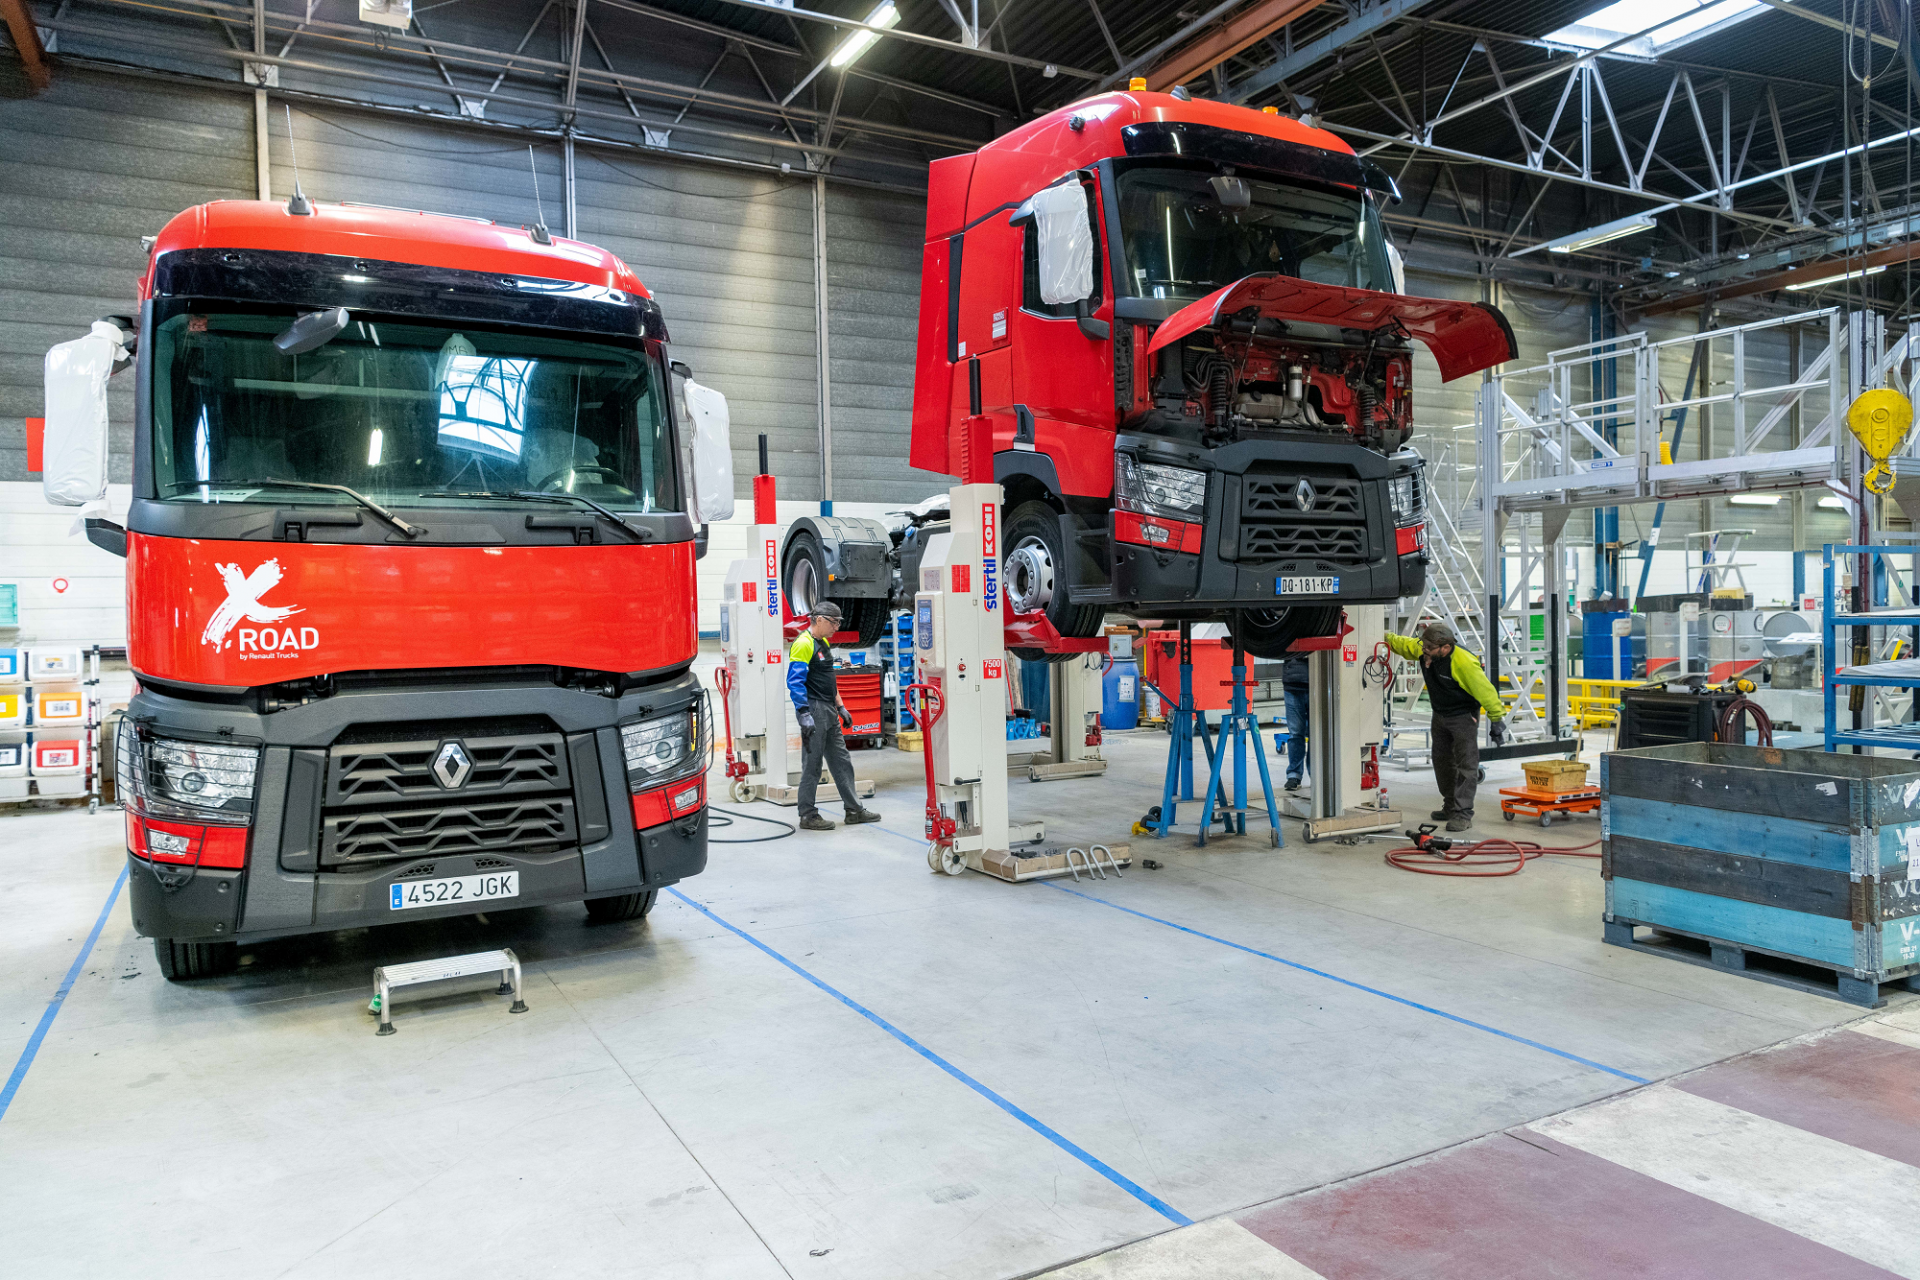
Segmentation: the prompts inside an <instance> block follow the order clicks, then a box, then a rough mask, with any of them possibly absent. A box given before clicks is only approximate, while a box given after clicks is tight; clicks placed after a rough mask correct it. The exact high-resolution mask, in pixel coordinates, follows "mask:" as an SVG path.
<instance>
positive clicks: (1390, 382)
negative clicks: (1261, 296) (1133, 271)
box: [1128, 315, 1413, 454]
mask: <svg viewBox="0 0 1920 1280" xmlns="http://www.w3.org/2000/svg"><path fill="white" fill-rule="evenodd" d="M1323 335H1324V336H1323ZM1412 367H1413V362H1412V355H1411V351H1410V349H1409V347H1408V344H1407V339H1406V337H1405V335H1404V334H1400V333H1397V332H1395V331H1393V330H1391V329H1388V330H1380V331H1377V332H1374V333H1365V332H1362V331H1359V330H1354V329H1332V328H1328V327H1325V326H1320V325H1294V326H1289V325H1287V324H1285V323H1283V322H1281V321H1278V320H1274V319H1270V318H1255V317H1254V316H1252V315H1241V316H1235V317H1233V318H1232V319H1230V320H1228V321H1227V322H1226V323H1225V324H1224V325H1222V326H1221V327H1220V329H1219V330H1218V331H1206V330H1202V331H1200V332H1197V333H1194V334H1192V335H1191V336H1189V337H1188V338H1186V339H1185V340H1184V341H1182V342H1180V343H1179V344H1178V345H1175V346H1170V347H1168V348H1167V349H1166V350H1165V351H1163V352H1161V353H1160V365H1159V369H1158V371H1157V375H1156V376H1155V378H1154V380H1153V387H1152V389H1153V398H1154V408H1153V409H1152V410H1151V411H1150V412H1148V413H1146V414H1143V415H1141V416H1140V418H1139V419H1138V420H1136V421H1134V422H1131V423H1129V424H1128V425H1129V427H1130V428H1132V429H1134V430H1147V431H1157V432H1163V433H1169V434H1175V435H1183V436H1187V437H1189V438H1197V439H1198V440H1199V442H1200V443H1202V444H1205V445H1208V446H1214V445H1220V444H1225V443H1228V442H1229V441H1233V440H1241V439H1248V438H1251V437H1255V436H1258V435H1260V434H1262V433H1264V432H1270V431H1316V432H1341V431H1344V432H1346V433H1348V434H1349V435H1351V436H1353V437H1354V438H1355V439H1356V440H1358V441H1360V442H1361V443H1363V444H1365V445H1367V446H1368V447H1370V448H1373V449H1377V450H1379V451H1380V452H1382V453H1387V454H1391V453H1393V452H1394V451H1395V450H1397V449H1399V448H1400V446H1401V445H1402V444H1403V443H1404V442H1405V440H1406V438H1407V435H1408V433H1409V432H1410V431H1411V429H1412V409H1413V392H1412V381H1413V379H1412Z"/></svg>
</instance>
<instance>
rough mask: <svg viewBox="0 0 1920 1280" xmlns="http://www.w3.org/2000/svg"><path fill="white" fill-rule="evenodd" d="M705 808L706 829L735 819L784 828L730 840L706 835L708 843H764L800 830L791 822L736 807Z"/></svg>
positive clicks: (727, 824)
mask: <svg viewBox="0 0 1920 1280" xmlns="http://www.w3.org/2000/svg"><path fill="white" fill-rule="evenodd" d="M707 810H708V817H707V830H709V831H712V830H714V829H716V828H719V827H730V826H732V825H733V824H734V822H735V820H736V819H745V820H746V821H748V822H764V823H766V824H767V825H768V826H770V827H782V828H785V829H784V830H781V831H776V832H774V833H773V834H772V835H770V836H739V837H736V838H734V839H732V840H716V839H714V838H713V837H712V836H708V837H707V843H708V844H765V843H766V842H767V841H769V840H785V839H786V838H787V837H788V836H790V835H794V834H796V833H797V832H798V831H799V830H800V828H798V827H796V826H794V825H793V824H792V823H791V822H782V821H781V820H780V819H779V818H763V817H761V816H760V815H759V814H757V813H741V812H740V811H739V810H737V809H722V808H721V807H720V806H719V805H717V804H712V805H708V806H707ZM722 814H725V815H726V816H725V817H724V818H723V817H721V816H720V815H722Z"/></svg>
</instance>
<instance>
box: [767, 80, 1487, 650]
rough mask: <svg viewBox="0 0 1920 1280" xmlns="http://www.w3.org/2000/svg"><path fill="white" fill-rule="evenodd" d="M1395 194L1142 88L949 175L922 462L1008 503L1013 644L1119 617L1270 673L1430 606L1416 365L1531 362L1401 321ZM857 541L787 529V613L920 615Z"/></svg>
mask: <svg viewBox="0 0 1920 1280" xmlns="http://www.w3.org/2000/svg"><path fill="white" fill-rule="evenodd" d="M1397 198H1398V193H1397V192H1395V191H1394V189H1393V182H1392V180H1391V179H1390V178H1389V177H1388V176H1387V175H1386V174H1385V173H1384V172H1383V171H1382V170H1380V169H1379V168H1378V167H1376V166H1375V165H1374V164H1373V163H1372V162H1370V161H1368V160H1366V159H1364V158H1362V157H1360V156H1356V155H1355V154H1354V152H1353V150H1352V148H1350V147H1349V146H1348V145H1347V144H1346V143H1345V142H1343V141H1341V140H1340V139H1339V138H1338V137H1336V136H1334V135H1333V134H1331V133H1328V132H1326V131H1324V130H1321V129H1315V128H1310V127H1308V126H1307V125H1305V124H1303V123H1301V122H1300V121H1297V120H1294V119H1291V118H1288V117H1285V116H1281V115H1278V114H1276V113H1274V112H1272V111H1271V110H1269V111H1255V110H1251V109H1248V108H1244V107H1236V106H1230V105H1226V104H1222V103H1217V102H1208V101H1203V100H1199V99H1192V98H1188V97H1186V96H1184V95H1183V94H1182V93H1178V92H1176V93H1172V94H1166V93H1148V92H1144V91H1142V90H1140V89H1138V88H1137V87H1136V89H1135V90H1133V91H1129V92H1123V93H1109V94H1105V95H1102V96H1099V97H1095V98H1089V99H1087V100H1085V101H1083V102H1079V103H1076V104H1074V105H1072V106H1069V107H1064V108H1062V109H1060V110H1058V111H1055V112H1053V113H1051V114H1049V115H1047V116H1044V117H1041V118H1040V119H1038V120H1035V121H1033V122H1032V123H1030V124H1028V125H1025V126H1023V127H1022V128H1020V129H1017V130H1015V131H1013V132H1012V133H1009V134H1007V135H1006V136H1004V137H1002V138H998V139H996V140H995V141H993V142H991V143H989V144H988V145H986V146H984V147H982V148H981V149H980V150H978V151H976V152H974V153H972V154H970V155H962V156H954V157H950V158H947V159H942V160H936V161H934V162H933V164H932V168H931V172H930V175H929V180H928V192H927V230H926V248H925V256H924V259H923V263H924V265H923V272H922V278H921V293H920V328H919V347H918V356H917V365H916V369H915V375H914V396H913V440H912V454H911V457H912V462H913V464H914V466H916V467H920V468H924V469H925V470H928V471H933V472H940V473H945V474H948V475H958V476H962V477H963V478H965V479H968V480H987V481H998V482H999V483H1000V484H1001V485H1002V486H1003V487H1004V489H1005V494H1006V498H1005V503H1006V505H1005V508H1004V510H1003V512H1002V515H1001V524H1000V539H999V541H1000V553H1001V556H1002V564H1001V577H1002V584H1003V587H1002V589H1003V592H1004V596H1005V602H1006V612H1007V615H1008V625H1009V642H1010V644H1013V645H1014V646H1015V647H1016V649H1017V648H1018V646H1019V645H1020V643H1021V642H1022V640H1023V639H1026V640H1032V639H1034V638H1037V637H1043V636H1045V635H1046V634H1047V633H1048V632H1049V631H1051V632H1057V633H1058V634H1059V635H1062V636H1068V637H1085V636H1090V635H1093V634H1095V632H1096V631H1097V629H1098V627H1099V624H1100V618H1101V615H1102V614H1103V613H1104V612H1107V611H1113V612H1120V613H1129V614H1134V615H1136V616H1141V617H1153V618H1169V619H1172V618H1189V619H1203V618H1204V619H1216V618H1224V619H1225V620H1227V621H1228V622H1229V623H1230V624H1231V626H1232V627H1233V630H1234V632H1235V634H1236V636H1237V637H1238V638H1239V639H1240V640H1241V641H1242V642H1243V643H1244V645H1245V648H1246V649H1247V651H1248V652H1251V653H1253V654H1255V655H1257V656H1261V657H1277V656H1279V655H1280V654H1282V653H1284V652H1285V651H1286V649H1287V648H1288V646H1289V645H1290V644H1291V643H1292V642H1293V641H1294V640H1296V639H1299V638H1303V637H1308V636H1318V635H1325V634H1329V633H1331V632H1333V631H1334V630H1336V629H1337V627H1338V625H1339V618H1340V608H1341V607H1342V606H1345V605H1353V604H1377V603H1382V602H1386V601H1391V600H1393V599H1396V598H1398V597H1402V596H1412V595H1418V594H1420V593H1421V592H1422V591H1423V590H1424V588H1425V574H1426V564H1427V557H1426V552H1425V519H1426V516H1425V510H1426V508H1425V483H1424V478H1423V463H1422V461H1421V459H1420V455H1419V454H1418V453H1416V452H1414V451H1413V450H1412V449H1410V448H1407V447H1405V446H1406V441H1407V439H1408V437H1409V435H1410V433H1411V432H1412V430H1413V427H1414V425H1415V422H1416V409H1415V406H1414V403H1413V395H1412V381H1413V377H1412V370H1413V359H1412V349H1411V343H1412V342H1413V341H1415V340H1417V341H1420V342H1422V343H1424V344H1425V345H1426V346H1427V347H1428V348H1429V349H1430V350H1431V351H1432V353H1433V355H1434V357H1435V359H1436V360H1437V362H1438V364H1439V367H1440V372H1441V374H1442V376H1443V377H1445V378H1449V379H1451V378H1457V377H1460V376H1463V375H1465V374H1470V373H1474V372H1477V371H1479V370H1481V369H1485V368H1488V367H1490V366H1492V365H1494V364H1498V363H1499V362H1501V361H1503V360H1507V359H1511V358H1512V357H1513V356H1514V354H1515V348H1514V341H1513V333H1512V330H1511V328H1510V327H1509V326H1508V324H1507V322H1506V319H1505V317H1503V316H1502V315H1501V314H1500V312H1499V311H1498V310H1496V309H1495V308H1493V307H1490V306H1485V305H1482V304H1476V303H1465V302H1454V301H1446V300H1439V299H1431V298H1415V297H1408V296H1405V294H1404V287H1403V285H1402V283H1401V270H1400V265H1399V260H1398V256H1397V254H1396V253H1395V252H1394V250H1393V248H1392V245H1391V243H1390V242H1389V240H1388V237H1387V233H1386V230H1385V227H1384V226H1383V225H1382V221H1381V217H1380V206H1381V203H1382V201H1383V199H1397ZM850 523H851V522H846V521H834V520H830V519H829V520H826V521H805V522H800V523H799V524H797V525H796V528H795V531H794V533H793V534H791V535H790V537H789V542H788V562H789V572H788V578H789V581H790V583H791V584H794V589H795V591H796V595H795V599H794V608H795V609H796V610H801V609H802V607H803V605H804V600H803V599H802V596H804V595H805V594H806V592H805V590H804V589H805V588H807V587H808V586H809V585H810V584H812V583H813V582H816V581H817V582H820V583H825V584H827V590H826V591H825V593H824V594H827V595H830V596H833V597H834V598H836V599H838V600H840V601H841V603H842V608H843V609H852V610H855V611H856V612H850V613H849V614H848V616H849V617H850V618H853V617H859V618H862V619H866V618H867V617H868V616H869V615H870V614H872V613H873V612H874V608H873V606H872V605H871V604H863V603H862V602H863V601H865V600H870V599H875V598H877V597H880V596H889V595H891V596H895V597H896V603H897V602H898V600H899V599H902V598H910V597H911V593H912V592H913V590H914V589H915V587H916V585H917V575H916V574H915V573H913V572H912V571H911V565H910V564H908V565H906V566H904V567H906V568H907V570H908V572H906V573H905V574H904V575H903V577H902V579H901V580H900V581H898V582H889V581H886V580H885V579H884V578H883V577H882V576H879V575H874V574H872V573H870V572H867V571H866V566H867V564H868V563H869V562H870V561H871V560H872V559H873V554H872V553H873V551H874V550H875V548H874V547H873V546H872V545H871V544H872V543H873V542H874V540H875V536H876V535H874V534H873V533H872V532H871V531H868V532H866V533H864V534H863V533H861V532H860V531H859V530H857V529H854V528H850V527H848V526H849V525H850ZM911 542H912V540H911V539H909V540H907V542H906V543H905V544H903V545H902V547H901V553H900V554H898V555H896V556H895V557H893V559H894V560H896V561H900V560H911V558H912V546H911ZM1023 618H1024V619H1025V620H1024V621H1023Z"/></svg>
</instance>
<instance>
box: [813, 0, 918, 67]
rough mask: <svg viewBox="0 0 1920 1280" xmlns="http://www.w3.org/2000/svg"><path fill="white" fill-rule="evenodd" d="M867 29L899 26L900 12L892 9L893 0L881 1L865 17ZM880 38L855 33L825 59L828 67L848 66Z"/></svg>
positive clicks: (873, 34) (862, 32)
mask: <svg viewBox="0 0 1920 1280" xmlns="http://www.w3.org/2000/svg"><path fill="white" fill-rule="evenodd" d="M867 25H868V26H869V27H888V28H891V27H896V26H899V25H900V11H899V10H898V9H896V8H894V7H893V0H881V3H880V4H879V5H878V6H877V7H876V8H875V9H874V11H873V12H872V13H870V14H868V15H867ZM879 38H880V37H879V35H878V34H877V33H876V32H872V31H856V32H854V33H853V34H852V35H850V36H848V37H847V38H846V39H845V40H843V41H841V43H840V47H839V48H838V49H835V50H834V51H833V56H832V57H831V58H828V59H827V65H828V66H830V67H835V68H839V67H845V66H850V65H851V64H852V62H853V60H854V59H855V58H858V57H859V56H860V55H861V54H863V53H865V52H866V51H867V47H868V46H869V45H871V44H872V43H873V42H874V41H875V40H878V39H879Z"/></svg>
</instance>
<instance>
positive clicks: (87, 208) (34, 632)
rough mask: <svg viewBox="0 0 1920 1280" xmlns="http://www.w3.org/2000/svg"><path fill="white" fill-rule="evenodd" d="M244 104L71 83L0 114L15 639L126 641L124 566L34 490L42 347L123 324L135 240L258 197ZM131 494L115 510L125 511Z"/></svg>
mask: <svg viewBox="0 0 1920 1280" xmlns="http://www.w3.org/2000/svg"><path fill="white" fill-rule="evenodd" d="M251 138H252V111H251V105H250V103H249V102H248V100H247V99H245V98H243V97H240V96H238V95H232V94H209V93H200V92H193V91H187V90H180V89H174V88H170V87H167V86H164V85H157V84H152V83H148V82H144V81H138V80H127V79H121V78H118V77H107V76H99V75H93V74H89V73H85V72H64V73H63V74H62V75H60V76H59V77H58V78H57V79H56V80H55V82H54V85H53V87H52V88H50V89H48V90H47V91H46V92H45V93H44V94H41V95H40V96H38V97H35V98H28V99H22V100H15V101H8V102H6V103H5V104H4V107H0V582H11V583H14V584H16V585H17V586H18V588H19V607H20V636H21V638H22V639H23V640H26V641H34V640H70V641H75V642H92V641H102V642H105V643H109V644H117V643H123V642H124V639H125V636H126V600H125V595H126V591H125V574H124V566H123V562H122V561H120V560H118V559H116V558H115V557H113V556H110V555H108V554H107V553H106V552H104V551H101V550H99V549H98V548H96V547H94V546H92V545H91V544H90V543H88V542H87V541H86V539H85V538H83V537H79V536H77V535H74V534H72V533H70V532H69V530H70V528H71V526H72V524H73V518H74V512H73V511H71V510H67V509H63V508H55V507H50V506H48V505H47V503H46V501H45V499H44V498H43V497H42V496H41V493H40V483H39V480H38V479H37V478H35V479H34V480H32V481H31V482H29V481H28V479H27V476H28V472H27V457H26V438H25V419H27V418H29V417H38V416H40V414H41V412H42V408H43V405H42V401H43V395H42V389H41V388H42V381H41V378H42V362H43V360H44V358H45V356H46V351H47V348H48V347H50V346H52V345H53V344H54V343H56V342H63V341H65V340H67V339H69V338H75V337H79V336H80V335H82V334H84V333H85V332H86V330H87V326H88V324H90V323H91V322H92V321H93V320H95V319H96V318H98V317H100V316H103V315H110V314H114V313H130V312H132V311H133V310H135V308H136V305H137V304H136V294H137V291H138V287H139V279H140V273H141V270H142V268H143V266H144V264H145V261H146V258H145V254H144V251H143V250H142V249H141V246H140V237H141V236H144V235H152V234H154V233H155V232H157V231H158V230H159V229H160V228H161V226H162V225H163V224H164V223H165V222H166V220H167V219H168V218H169V217H171V216H172V215H173V214H175V213H178V212H179V211H180V210H181V209H184V208H186V207H187V206H189V205H193V204H198V203H200V202H201V201H204V200H212V199H217V198H221V197H231V196H244V195H248V194H250V193H251V184H252V181H253V149H252V142H251ZM109 388H110V389H109V393H108V406H109V414H110V423H111V427H110V430H111V441H112V448H113V453H112V460H111V462H112V472H111V474H112V478H113V480H114V481H115V482H117V484H119V485H123V484H124V483H125V482H126V481H128V480H130V479H131V477H132V452H131V450H132V422H133V380H132V379H131V378H129V377H124V376H123V377H120V378H116V379H114V381H113V382H112V383H110V384H109ZM127 493H128V491H127V490H125V489H124V488H118V487H117V488H116V489H115V491H114V494H113V500H114V501H115V502H116V503H117V504H118V506H119V507H121V508H122V509H124V507H125V505H126V502H127Z"/></svg>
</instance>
